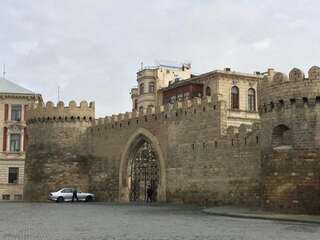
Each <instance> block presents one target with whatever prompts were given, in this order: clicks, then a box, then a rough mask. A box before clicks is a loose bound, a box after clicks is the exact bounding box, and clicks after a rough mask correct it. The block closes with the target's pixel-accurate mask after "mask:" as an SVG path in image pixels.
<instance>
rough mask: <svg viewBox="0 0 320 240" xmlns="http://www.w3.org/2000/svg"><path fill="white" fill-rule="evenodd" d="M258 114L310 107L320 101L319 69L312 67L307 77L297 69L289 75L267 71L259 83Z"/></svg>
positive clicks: (271, 70)
mask: <svg viewBox="0 0 320 240" xmlns="http://www.w3.org/2000/svg"><path fill="white" fill-rule="evenodd" d="M258 96H259V108H260V112H261V113H263V112H267V111H273V110H277V109H282V108H289V107H292V106H294V107H299V106H302V107H303V106H305V105H308V106H310V105H311V106H312V105H314V104H316V103H318V100H319V99H320V67H317V66H313V67H311V68H310V69H309V71H308V77H306V76H305V74H304V72H303V71H302V70H300V69H298V68H293V69H292V70H291V71H290V72H289V75H287V74H285V73H281V72H276V71H274V70H273V69H269V71H268V74H266V75H265V76H264V78H263V79H262V80H261V81H260V83H259V94H258Z"/></svg>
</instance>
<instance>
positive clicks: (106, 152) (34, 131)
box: [24, 98, 260, 205]
mask: <svg viewBox="0 0 320 240" xmlns="http://www.w3.org/2000/svg"><path fill="white" fill-rule="evenodd" d="M59 108H60V109H59ZM81 110H83V111H85V112H87V113H86V114H87V115H86V114H84V113H81ZM93 111H94V109H90V108H88V107H83V108H82V109H81V107H80V108H77V114H76V113H75V111H71V112H70V109H69V108H63V105H62V103H59V104H58V107H53V106H52V103H48V104H47V106H46V107H40V108H34V109H29V114H28V116H29V120H28V127H29V138H30V140H29V149H28V153H27V161H26V165H27V167H26V168H27V172H26V175H27V178H26V186H25V193H24V196H25V200H32V201H40V200H41V201H43V200H46V197H47V194H48V193H49V192H50V191H53V190H56V189H57V188H59V187H62V186H66V185H68V186H74V185H76V186H78V187H80V188H81V189H83V190H85V191H86V190H89V191H92V192H94V193H95V194H96V195H97V198H98V199H99V200H103V201H118V200H120V201H128V191H129V189H128V182H127V177H128V176H127V175H126V172H127V168H128V161H129V158H130V157H129V155H130V153H131V152H132V151H134V147H135V143H136V142H137V141H139V140H140V139H145V140H147V141H149V142H151V144H152V146H153V148H154V149H155V150H156V151H157V155H158V156H159V161H160V162H161V163H160V165H161V167H160V168H161V169H160V174H161V181H160V187H159V191H160V192H159V200H160V201H169V202H188V203H191V202H193V203H215V204H246V205H252V204H254V205H257V204H258V203H259V202H260V180H259V178H260V177H259V176H260V155H259V149H260V148H259V128H260V127H259V124H255V125H253V126H248V125H242V126H241V127H240V128H239V129H237V128H233V127H229V128H228V129H226V105H225V102H224V101H220V102H212V100H211V98H206V99H203V100H201V99H194V100H193V101H190V100H188V101H185V102H178V103H176V104H175V105H168V106H160V107H159V108H157V109H156V108H151V107H150V108H148V109H147V110H145V111H141V112H132V113H125V114H119V115H114V116H112V117H110V118H109V117H107V118H102V119H97V120H96V121H92V122H90V121H89V117H90V116H92V115H90V114H91V113H92V114H93ZM78 115H79V116H80V118H78ZM66 117H67V118H66ZM72 117H73V118H72ZM84 117H86V119H85V120H84ZM92 117H93V116H92ZM226 149H228V150H227V151H226ZM80 176H82V177H80Z"/></svg>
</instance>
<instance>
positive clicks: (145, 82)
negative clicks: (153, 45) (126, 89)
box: [131, 64, 191, 110]
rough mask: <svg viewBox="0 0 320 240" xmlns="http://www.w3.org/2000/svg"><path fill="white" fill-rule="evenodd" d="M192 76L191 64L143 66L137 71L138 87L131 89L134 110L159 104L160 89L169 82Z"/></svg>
mask: <svg viewBox="0 0 320 240" xmlns="http://www.w3.org/2000/svg"><path fill="white" fill-rule="evenodd" d="M190 77H191V65H190V64H181V66H168V65H161V64H159V65H158V66H152V67H143V68H142V69H141V70H140V71H138V72H137V82H138V87H135V88H132V89H131V99H132V103H133V107H132V109H133V110H142V109H147V107H149V106H152V107H155V106H157V105H158V102H157V97H158V90H159V89H162V88H164V87H167V86H168V85H169V83H171V82H174V81H178V80H181V79H188V78H190Z"/></svg>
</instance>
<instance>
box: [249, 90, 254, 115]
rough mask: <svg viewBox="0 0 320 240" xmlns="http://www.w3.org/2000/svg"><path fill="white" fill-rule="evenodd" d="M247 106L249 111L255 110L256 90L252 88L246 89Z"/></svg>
mask: <svg viewBox="0 0 320 240" xmlns="http://www.w3.org/2000/svg"><path fill="white" fill-rule="evenodd" d="M248 107H249V111H256V91H255V90H254V89H253V88H249V90H248Z"/></svg>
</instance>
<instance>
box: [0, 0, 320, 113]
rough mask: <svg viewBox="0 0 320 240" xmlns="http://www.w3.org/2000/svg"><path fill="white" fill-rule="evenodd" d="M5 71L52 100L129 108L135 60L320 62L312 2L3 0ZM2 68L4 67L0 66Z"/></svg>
mask: <svg viewBox="0 0 320 240" xmlns="http://www.w3.org/2000/svg"><path fill="white" fill-rule="evenodd" d="M0 9H1V14H0V31H1V33H0V63H1V64H2V63H5V64H6V70H7V75H6V77H7V78H8V79H10V80H12V81H14V82H16V83H18V84H20V85H22V86H24V87H27V88H29V89H30V90H33V91H35V92H38V93H41V94H42V95H43V98H44V99H45V100H46V101H47V100H53V101H55V102H56V101H57V86H58V85H60V86H61V92H62V93H61V95H62V99H63V100H64V101H65V102H69V101H70V100H72V99H74V100H76V101H80V100H82V99H85V100H88V101H92V100H93V101H95V102H96V110H97V115H98V116H99V117H101V116H105V115H110V114H116V113H119V112H125V111H130V109H131V99H130V95H129V91H130V88H131V87H132V86H134V85H136V72H137V70H138V69H139V66H140V63H141V62H144V64H145V65H153V63H154V61H155V60H171V61H177V62H185V61H189V62H192V70H193V72H194V73H203V72H207V71H211V70H215V69H222V68H224V67H231V68H232V69H235V70H237V71H241V72H254V71H265V70H266V69H267V68H269V67H274V68H276V69H277V70H280V71H283V72H288V71H289V70H290V69H291V68H293V67H299V68H301V69H302V70H303V71H305V73H307V71H308V69H309V68H310V67H311V66H312V65H316V64H318V65H320V63H319V59H320V30H319V25H320V24H319V23H320V12H319V10H320V1H319V0H263V1H261V0H212V1H210V0H156V1H153V0H141V1H140V0H127V1H121V0H14V1H13V0H1V1H0ZM1 72H2V71H1Z"/></svg>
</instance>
